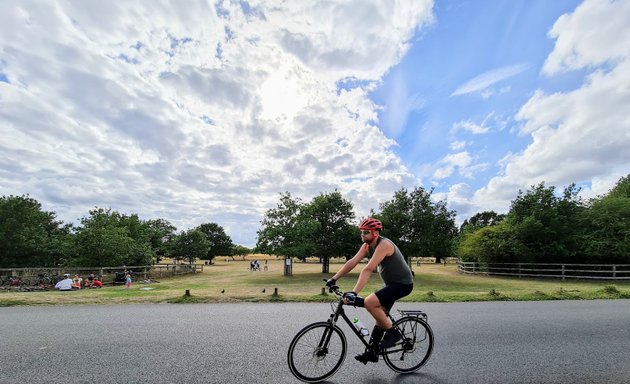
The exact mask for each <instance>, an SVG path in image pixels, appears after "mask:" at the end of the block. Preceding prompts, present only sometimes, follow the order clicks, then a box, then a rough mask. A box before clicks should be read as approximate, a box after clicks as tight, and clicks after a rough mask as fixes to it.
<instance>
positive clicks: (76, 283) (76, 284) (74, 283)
mask: <svg viewBox="0 0 630 384" xmlns="http://www.w3.org/2000/svg"><path fill="white" fill-rule="evenodd" d="M82 282H83V279H82V278H80V277H79V275H74V278H73V279H72V288H76V289H81V283H82Z"/></svg>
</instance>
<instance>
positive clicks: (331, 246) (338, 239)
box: [256, 191, 357, 273]
mask: <svg viewBox="0 0 630 384" xmlns="http://www.w3.org/2000/svg"><path fill="white" fill-rule="evenodd" d="M352 219H354V213H353V212H352V203H350V202H349V201H347V200H345V199H344V198H343V197H342V196H341V193H340V192H339V191H334V192H332V193H328V194H325V193H322V194H320V195H319V196H316V197H315V198H313V200H312V201H311V202H310V203H309V204H304V203H303V202H302V201H301V200H300V199H294V198H293V197H292V196H291V194H290V193H289V192H286V193H284V194H281V197H280V203H279V204H278V206H277V208H274V209H270V210H268V211H267V212H266V214H265V217H264V218H263V220H262V222H261V224H262V226H263V227H262V229H261V230H259V231H258V242H257V244H256V249H257V250H258V251H259V252H263V253H268V254H275V255H281V256H285V257H297V258H299V259H302V260H303V259H305V258H306V257H308V256H317V257H319V258H320V259H321V260H322V262H323V265H322V271H323V272H324V273H328V269H329V268H328V262H329V260H330V257H333V256H339V255H347V254H348V252H351V249H352V248H354V246H355V245H356V237H357V234H356V230H354V229H353V227H352V225H351V224H350V223H349V221H350V220H352Z"/></svg>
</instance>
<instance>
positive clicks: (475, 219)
mask: <svg viewBox="0 0 630 384" xmlns="http://www.w3.org/2000/svg"><path fill="white" fill-rule="evenodd" d="M503 219H505V215H503V214H498V213H496V212H495V211H483V212H479V213H476V214H474V215H472V216H471V217H470V218H468V219H466V220H464V222H463V223H462V225H461V226H460V227H459V231H460V232H464V230H466V229H467V228H468V230H472V229H477V228H482V227H489V226H492V225H497V224H499V223H500V222H501V221H502V220H503Z"/></svg>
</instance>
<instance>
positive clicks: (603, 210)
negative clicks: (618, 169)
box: [576, 175, 630, 264]
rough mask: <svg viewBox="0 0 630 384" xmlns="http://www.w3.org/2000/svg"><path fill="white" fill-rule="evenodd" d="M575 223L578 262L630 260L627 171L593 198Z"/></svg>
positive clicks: (629, 186)
mask: <svg viewBox="0 0 630 384" xmlns="http://www.w3.org/2000/svg"><path fill="white" fill-rule="evenodd" d="M578 224H579V225H577V227H579V233H578V235H577V236H576V237H577V242H578V247H579V250H580V252H579V256H580V260H581V262H590V263H624V264H626V263H630V235H629V234H630V175H629V176H626V177H623V178H621V179H620V180H619V181H618V182H617V184H616V185H615V187H613V189H611V190H610V192H609V193H607V194H606V195H604V196H601V197H598V198H596V199H592V200H591V201H590V202H589V207H588V208H587V209H585V210H583V211H582V212H581V215H580V217H579V220H578Z"/></svg>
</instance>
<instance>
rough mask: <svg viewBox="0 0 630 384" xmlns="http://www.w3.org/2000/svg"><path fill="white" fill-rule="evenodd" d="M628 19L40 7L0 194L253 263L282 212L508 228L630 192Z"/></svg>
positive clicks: (479, 4)
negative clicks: (336, 209) (453, 217)
mask: <svg viewBox="0 0 630 384" xmlns="http://www.w3.org/2000/svg"><path fill="white" fill-rule="evenodd" d="M627 20H630V0H623V1H622V0H586V1H573V0H556V1H547V0H494V1H485V0H484V1H478V0H470V1H467V0H454V1H448V0H446V1H436V2H432V1H429V0H397V1H391V0H382V1H377V0H355V1H352V0H349V1H337V0H321V1H280V0H278V1H271V0H270V1H216V2H209V1H196V0H187V1H185V2H182V1H175V0H173V1H155V0H146V1H142V0H137V1H107V2H103V1H97V0H72V1H54V0H50V1H39V0H33V1H29V0H19V1H18V0H5V1H3V2H2V12H0V195H3V196H9V195H17V196H21V195H26V194H28V195H29V196H30V197H32V198H34V199H36V200H37V201H39V202H40V203H41V204H42V209H44V210H46V211H54V212H55V213H56V214H57V218H58V219H59V220H62V221H64V222H66V223H78V220H79V219H80V218H82V217H85V216H87V215H88V214H89V211H90V210H91V209H93V208H95V207H101V208H111V209H112V210H115V211H118V212H120V213H124V214H138V215H139V216H140V218H142V219H144V220H149V219H158V218H161V219H165V220H168V221H169V222H171V223H172V224H173V225H175V226H176V227H177V228H178V230H188V229H192V228H194V227H195V226H197V225H199V224H202V223H208V222H214V223H218V224H219V225H221V226H222V227H223V228H224V229H225V230H226V232H227V234H228V235H230V237H231V238H232V240H233V241H234V242H235V243H237V244H241V245H245V246H250V247H251V246H254V245H255V243H256V231H258V230H259V229H260V221H261V219H262V218H263V217H264V214H265V212H266V211H267V210H269V209H272V208H275V207H276V206H277V204H278V203H279V199H280V194H281V193H283V192H285V191H288V192H290V193H291V194H292V196H294V197H296V198H299V199H301V200H302V201H304V202H309V201H310V200H311V199H312V198H313V197H315V196H317V195H319V194H321V193H330V192H333V191H335V190H338V191H339V192H341V193H342V195H343V196H344V197H345V198H346V199H348V200H350V201H351V202H352V203H353V205H354V208H355V214H356V216H357V218H361V217H365V216H367V215H369V213H370V210H371V209H374V210H376V211H378V209H379V204H381V203H383V202H385V201H388V200H391V199H392V198H393V195H394V192H396V191H398V190H400V189H401V188H407V189H408V190H411V189H413V188H416V187H422V188H425V189H427V190H432V191H433V198H434V199H435V200H436V201H438V200H443V201H445V202H446V203H447V205H448V208H449V209H451V210H455V211H456V212H457V223H461V222H462V221H463V220H465V219H466V218H468V217H470V216H472V215H473V214H475V213H477V212H482V211H485V210H494V211H496V212H498V213H505V212H507V211H508V210H509V207H510V203H511V201H512V200H513V199H514V198H515V197H516V196H517V194H518V192H519V190H522V191H526V190H528V189H529V188H531V186H533V185H535V184H538V183H540V182H545V184H546V185H547V186H554V187H556V188H557V189H558V190H560V191H561V190H562V189H563V188H564V187H566V186H568V185H569V184H571V183H576V184H577V185H578V186H579V187H581V188H582V191H581V196H582V197H584V198H591V197H595V196H598V195H601V194H604V193H606V192H607V191H608V190H610V189H611V188H612V187H613V186H614V185H615V183H616V182H617V181H618V180H619V178H621V177H623V176H626V175H628V174H629V173H630V150H628V148H630V107H628V106H629V105H630V23H628V22H627Z"/></svg>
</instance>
